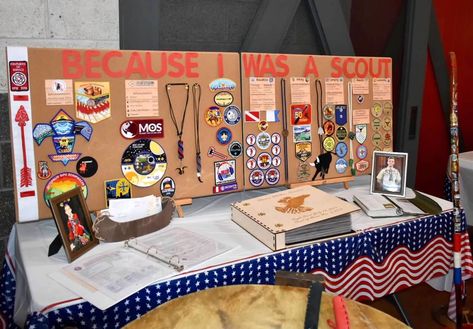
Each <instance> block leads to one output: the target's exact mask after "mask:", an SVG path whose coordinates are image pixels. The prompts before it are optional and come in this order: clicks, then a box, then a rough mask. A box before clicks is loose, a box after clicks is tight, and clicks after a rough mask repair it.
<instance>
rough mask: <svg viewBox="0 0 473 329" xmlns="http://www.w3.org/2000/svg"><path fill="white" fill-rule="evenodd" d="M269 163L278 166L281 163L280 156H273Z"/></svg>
mask: <svg viewBox="0 0 473 329" xmlns="http://www.w3.org/2000/svg"><path fill="white" fill-rule="evenodd" d="M271 164H272V165H273V166H274V167H279V165H280V164H281V158H280V157H278V156H275V157H273V160H272V161H271Z"/></svg>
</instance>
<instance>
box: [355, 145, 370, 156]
mask: <svg viewBox="0 0 473 329" xmlns="http://www.w3.org/2000/svg"><path fill="white" fill-rule="evenodd" d="M356 155H357V156H358V159H364V158H366V156H367V155H368V149H367V148H366V146H364V145H360V146H358V148H357V149H356Z"/></svg>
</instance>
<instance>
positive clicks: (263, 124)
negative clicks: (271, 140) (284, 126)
mask: <svg viewBox="0 0 473 329" xmlns="http://www.w3.org/2000/svg"><path fill="white" fill-rule="evenodd" d="M268 127H269V124H268V121H265V120H261V121H260V122H258V130H259V131H266V130H268Z"/></svg>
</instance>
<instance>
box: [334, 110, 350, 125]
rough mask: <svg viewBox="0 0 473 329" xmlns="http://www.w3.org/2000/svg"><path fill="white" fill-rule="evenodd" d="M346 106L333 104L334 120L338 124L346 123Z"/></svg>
mask: <svg viewBox="0 0 473 329" xmlns="http://www.w3.org/2000/svg"><path fill="white" fill-rule="evenodd" d="M347 120H348V118H347V106H346V105H335V122H336V123H337V125H339V126H343V125H344V124H346V123H347Z"/></svg>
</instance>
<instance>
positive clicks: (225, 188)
mask: <svg viewBox="0 0 473 329" xmlns="http://www.w3.org/2000/svg"><path fill="white" fill-rule="evenodd" d="M236 190H238V184H237V183H236V182H234V183H228V184H222V185H218V186H214V188H213V192H214V193H226V192H231V191H236Z"/></svg>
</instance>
